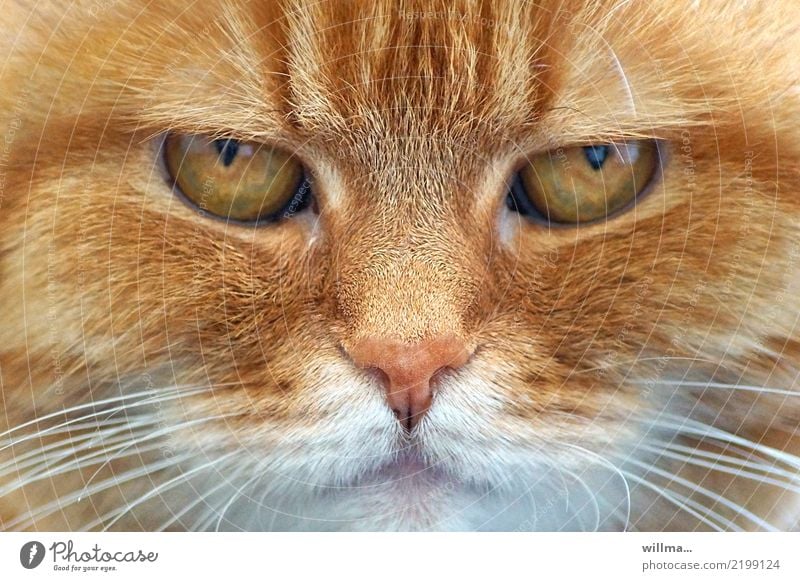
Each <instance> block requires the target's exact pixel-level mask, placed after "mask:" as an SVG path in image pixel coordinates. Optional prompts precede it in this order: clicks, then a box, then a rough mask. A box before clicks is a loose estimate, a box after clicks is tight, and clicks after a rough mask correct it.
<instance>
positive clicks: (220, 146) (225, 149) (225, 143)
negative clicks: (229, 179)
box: [214, 139, 239, 167]
mask: <svg viewBox="0 0 800 581" xmlns="http://www.w3.org/2000/svg"><path fill="white" fill-rule="evenodd" d="M214 147H215V148H216V149H217V155H219V157H220V158H221V159H222V163H223V165H224V166H225V167H228V166H229V165H230V164H232V163H233V160H234V159H235V158H236V154H237V153H238V152H239V142H238V141H236V140H235V139H215V140H214Z"/></svg>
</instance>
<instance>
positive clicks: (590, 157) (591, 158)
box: [583, 145, 610, 170]
mask: <svg viewBox="0 0 800 581" xmlns="http://www.w3.org/2000/svg"><path fill="white" fill-rule="evenodd" d="M609 150H610V147H609V146H608V145H588V146H586V147H584V148H583V152H584V153H585V154H586V160H587V161H588V162H589V165H591V166H592V169H595V170H597V169H600V168H601V167H603V164H604V163H605V162H606V158H607V157H608V152H609Z"/></svg>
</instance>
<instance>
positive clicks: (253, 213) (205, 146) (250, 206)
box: [164, 134, 311, 223]
mask: <svg viewBox="0 0 800 581" xmlns="http://www.w3.org/2000/svg"><path fill="white" fill-rule="evenodd" d="M164 161H165V163H166V166H167V169H168V171H169V173H170V176H171V177H172V179H173V181H174V183H175V185H176V186H177V187H178V188H179V189H180V192H181V193H182V194H183V195H184V196H185V197H186V198H188V200H189V201H190V202H192V203H193V204H194V205H196V206H197V207H198V208H200V209H202V210H203V211H205V212H208V213H211V214H214V215H216V216H218V217H220V218H224V219H226V220H234V221H238V222H247V223H260V222H274V221H276V220H279V219H281V218H286V217H289V216H291V215H293V214H295V213H296V212H299V211H300V210H302V209H304V208H306V207H307V206H308V205H309V203H310V200H311V191H310V187H309V184H308V181H307V180H306V177H305V171H304V168H303V165H302V164H301V163H300V162H299V161H298V160H297V159H296V158H294V157H293V156H292V155H291V154H289V153H288V152H286V151H283V150H281V149H278V148H275V147H271V146H269V145H264V144H261V143H252V142H244V141H238V140H235V139H215V138H211V137H208V136H204V135H177V134H176V135H169V136H167V138H166V141H165V143H164Z"/></svg>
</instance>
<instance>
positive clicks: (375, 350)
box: [347, 335, 472, 431]
mask: <svg viewBox="0 0 800 581" xmlns="http://www.w3.org/2000/svg"><path fill="white" fill-rule="evenodd" d="M347 352H348V353H349V355H350V357H351V358H352V359H353V361H354V362H355V364H356V365H358V366H359V367H365V368H373V369H377V370H378V371H379V372H381V374H382V379H383V383H384V388H385V390H386V401H387V403H388V404H389V407H390V408H392V411H394V413H395V415H396V416H397V420H398V421H399V422H400V423H401V424H402V425H403V427H405V428H406V430H408V431H411V429H413V428H414V426H416V425H417V424H418V423H419V421H420V420H421V419H422V416H423V415H424V414H425V412H426V411H428V408H429V407H430V405H431V401H432V400H433V392H434V381H433V380H434V376H436V375H437V374H438V373H439V372H440V371H443V370H446V369H457V368H459V367H461V366H462V365H464V364H465V363H466V362H467V361H468V360H469V358H470V355H471V354H472V351H471V350H470V349H469V348H468V347H467V344H466V343H465V342H464V341H463V340H461V339H459V338H457V337H454V336H450V335H448V336H439V337H433V338H431V339H427V340H425V341H422V342H419V343H404V342H402V341H398V340H396V339H387V338H372V337H370V338H366V339H362V340H361V341H359V342H358V343H356V344H355V345H354V346H353V347H352V348H351V349H348V350H347Z"/></svg>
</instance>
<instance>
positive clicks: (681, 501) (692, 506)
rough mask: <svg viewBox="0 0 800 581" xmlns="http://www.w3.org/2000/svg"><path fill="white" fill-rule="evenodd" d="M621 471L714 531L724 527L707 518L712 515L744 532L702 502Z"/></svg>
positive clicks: (719, 530)
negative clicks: (702, 512)
mask: <svg viewBox="0 0 800 581" xmlns="http://www.w3.org/2000/svg"><path fill="white" fill-rule="evenodd" d="M623 472H624V473H625V475H626V476H627V477H628V478H630V479H631V480H633V481H634V482H636V483H638V484H640V485H641V486H644V487H645V488H647V489H649V490H652V491H653V492H655V493H656V494H658V495H659V496H660V497H662V498H664V499H666V500H667V501H668V502H669V503H670V504H672V505H674V506H676V507H678V508H679V509H680V510H682V511H684V512H686V513H688V514H690V515H692V516H693V517H695V518H696V519H697V520H699V521H700V522H702V523H705V524H707V525H708V526H709V527H711V528H712V529H713V530H715V531H718V532H724V531H725V530H726V529H724V528H722V527H721V526H720V525H719V524H717V523H715V522H713V521H711V520H709V517H711V516H712V515H713V516H714V518H716V519H717V520H719V522H720V523H721V524H722V525H724V526H725V527H727V528H728V530H732V531H737V532H744V529H742V528H741V527H739V526H738V525H736V524H735V523H734V522H732V521H730V520H728V519H726V518H725V517H723V516H722V515H720V514H719V513H717V512H715V511H714V510H712V509H710V508H708V507H706V506H703V505H702V504H700V503H699V502H697V501H694V500H692V499H691V498H688V497H686V496H684V495H682V494H680V493H678V492H675V491H672V490H667V489H665V488H663V487H661V486H657V485H655V484H653V483H652V482H650V481H649V480H647V479H645V478H642V477H640V476H638V475H636V474H634V473H632V472H629V471H627V470H623ZM698 511H704V512H705V513H706V515H707V516H704V515H703V514H701V513H700V512H698Z"/></svg>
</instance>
